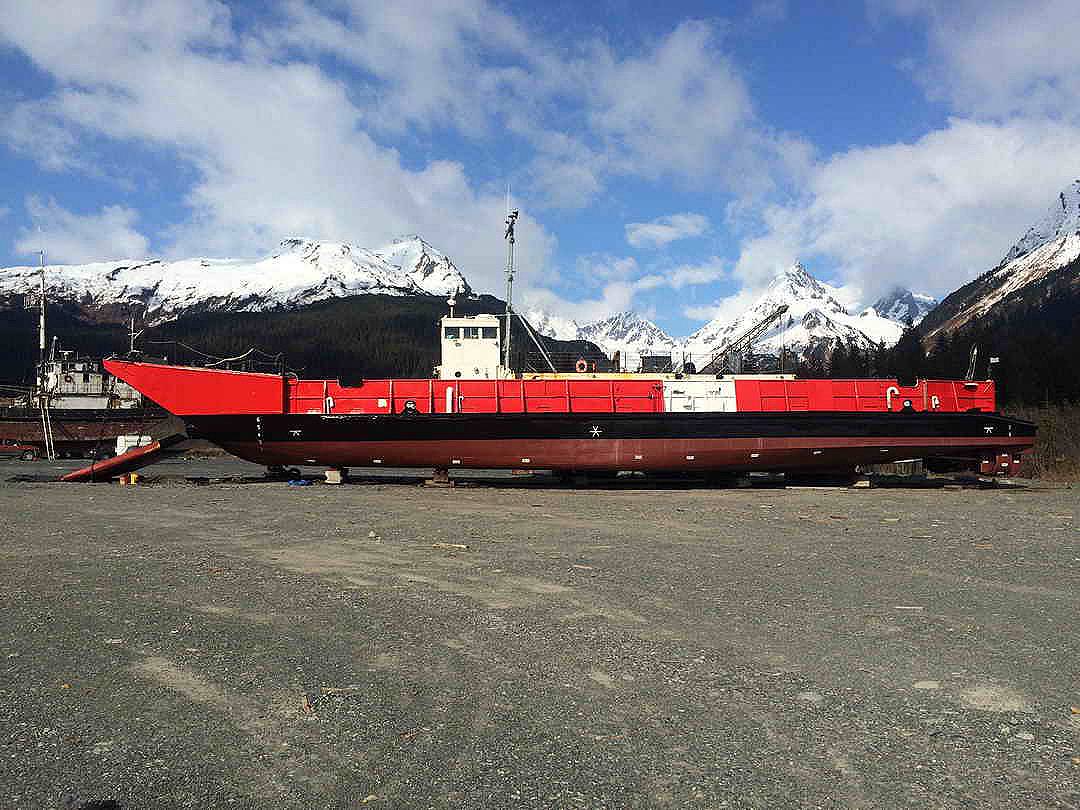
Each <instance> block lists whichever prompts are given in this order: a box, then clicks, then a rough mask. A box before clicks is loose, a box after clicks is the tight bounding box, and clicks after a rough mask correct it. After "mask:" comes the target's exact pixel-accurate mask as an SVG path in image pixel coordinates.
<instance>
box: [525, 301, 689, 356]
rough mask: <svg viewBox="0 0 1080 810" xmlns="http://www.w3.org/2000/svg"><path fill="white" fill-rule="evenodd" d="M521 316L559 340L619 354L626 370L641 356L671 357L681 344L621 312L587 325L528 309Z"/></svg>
mask: <svg viewBox="0 0 1080 810" xmlns="http://www.w3.org/2000/svg"><path fill="white" fill-rule="evenodd" d="M524 314H525V319H526V320H527V321H528V322H529V323H530V324H531V325H532V327H533V329H535V330H536V331H537V332H539V333H540V334H542V335H546V336H547V337H552V338H556V339H558V340H588V341H591V342H592V343H595V344H596V345H597V346H599V347H600V348H601V349H603V350H604V353H605V354H607V355H609V356H610V355H613V354H615V352H620V353H621V356H622V358H623V361H624V364H625V365H627V367H629V368H634V367H635V366H636V364H637V359H638V357H639V356H641V355H643V354H661V355H670V354H672V353H675V352H677V351H678V350H679V349H680V348H681V342H680V341H678V340H676V339H675V338H673V337H671V335H669V334H667V332H665V331H664V330H663V329H661V328H660V327H659V326H657V325H656V324H655V323H653V322H652V321H650V320H649V319H648V318H643V317H642V316H641V315H638V314H637V313H636V312H620V313H618V314H617V315H612V316H611V317H609V318H602V319H601V320H598V321H589V322H586V323H578V322H577V321H575V320H572V319H570V318H563V317H560V316H558V315H554V314H552V313H550V312H548V311H547V310H544V309H539V308H533V309H530V310H528V311H527V312H525V313H524Z"/></svg>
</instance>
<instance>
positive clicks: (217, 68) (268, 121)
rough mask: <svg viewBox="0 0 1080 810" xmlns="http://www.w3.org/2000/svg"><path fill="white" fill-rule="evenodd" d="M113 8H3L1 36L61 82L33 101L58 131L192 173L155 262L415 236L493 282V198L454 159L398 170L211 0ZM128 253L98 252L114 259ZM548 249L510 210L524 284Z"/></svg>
mask: <svg viewBox="0 0 1080 810" xmlns="http://www.w3.org/2000/svg"><path fill="white" fill-rule="evenodd" d="M125 8H126V6H125ZM122 11H123V9H121V8H119V7H118V6H117V5H116V3H112V2H105V1H104V0H99V2H91V1H90V0H83V1H82V2H79V3H73V4H71V13H70V14H61V13H57V14H50V15H41V14H40V13H38V12H37V11H35V10H34V9H33V8H32V7H31V6H28V5H26V4H22V3H18V2H8V3H0V12H3V13H0V38H6V39H8V40H10V41H11V42H14V43H17V44H18V46H19V47H20V48H22V49H23V50H24V51H25V52H26V53H27V54H28V55H29V56H30V57H31V58H32V59H34V61H35V62H36V63H37V64H38V65H39V66H40V67H41V68H42V69H44V70H46V71H48V72H49V73H50V74H51V75H53V76H54V77H55V78H56V79H57V81H58V82H59V83H60V88H59V89H58V91H57V92H56V93H55V94H53V95H52V96H51V97H50V98H49V99H48V100H47V102H45V103H47V104H48V105H49V108H50V110H51V112H52V114H53V116H54V117H55V119H56V120H58V121H62V122H63V123H64V125H65V126H66V128H67V129H68V131H71V132H75V133H80V134H81V133H90V134H92V135H98V136H105V137H107V138H112V139H115V140H117V141H135V142H140V143H148V144H150V145H152V146H154V147H157V148H161V147H164V148H169V149H172V150H174V151H175V153H176V154H177V155H178V156H179V158H180V159H181V160H182V161H184V162H186V163H188V164H189V165H191V166H192V167H194V168H195V169H196V172H197V180H196V181H195V183H194V185H193V187H192V188H191V190H190V192H189V194H188V197H187V200H186V202H187V204H188V205H189V207H190V209H191V216H190V218H189V219H188V220H187V221H184V222H180V223H178V224H177V225H176V226H175V227H174V228H173V230H172V231H171V233H170V234H167V236H168V237H169V244H168V246H167V250H166V252H167V253H170V254H173V255H178V254H179V255H241V256H244V255H247V256H254V255H261V254H264V253H265V252H266V251H267V250H269V249H271V248H272V247H273V246H274V245H275V244H276V243H277V242H278V241H279V240H280V239H282V238H286V237H290V236H305V237H311V238H317V239H318V238H334V239H342V240H349V241H355V242H357V243H359V244H378V243H380V242H382V241H384V240H386V239H387V238H389V237H392V236H395V235H398V234H402V233H411V232H417V233H421V234H422V235H424V237H425V238H427V239H428V240H429V241H431V242H432V243H433V244H435V245H436V246H437V247H439V248H440V249H442V250H445V251H446V252H448V253H449V254H450V255H451V256H452V257H453V258H454V260H455V261H456V262H457V263H458V265H459V266H460V267H461V268H462V270H463V271H464V272H465V273H466V275H467V276H468V278H469V279H470V281H471V282H472V283H473V284H474V286H476V287H477V288H478V289H481V290H497V289H499V288H500V286H501V280H502V279H501V271H502V265H503V261H504V260H503V256H504V245H503V242H502V239H501V238H500V236H501V230H500V226H501V224H502V220H503V216H504V201H503V197H502V194H501V193H500V192H499V191H498V190H495V189H491V190H490V191H489V190H486V189H482V188H478V187H477V186H476V185H475V184H474V183H473V182H472V181H471V180H470V178H469V177H468V176H467V174H466V172H465V170H464V168H463V166H462V165H461V164H459V163H456V162H451V161H440V160H431V161H429V162H428V163H426V165H422V166H419V167H415V168H413V167H406V166H405V165H404V164H403V162H402V159H401V157H400V155H399V154H398V153H397V152H396V151H395V150H393V149H388V148H385V147H383V146H380V145H379V144H378V143H376V141H375V140H374V139H373V138H372V137H371V136H370V135H369V134H368V133H367V132H365V131H363V129H361V125H362V123H363V110H362V109H361V107H358V106H357V104H355V103H354V102H353V100H352V98H351V95H350V88H349V87H348V86H347V85H346V84H345V83H343V82H342V81H339V80H336V79H334V78H331V77H330V76H328V75H327V74H326V73H324V72H323V71H322V70H321V69H320V68H319V67H318V66H317V65H314V64H305V63H302V62H295V61H293V62H290V61H283V60H281V59H279V58H276V57H275V56H274V55H273V54H270V53H267V52H266V51H265V49H263V48H260V42H259V41H249V40H240V39H238V38H237V36H236V35H235V34H234V32H233V29H232V27H231V25H230V19H229V15H228V11H227V9H226V8H225V7H224V6H222V5H221V4H218V3H213V2H210V1H209V0H205V2H201V3H188V2H186V1H185V2H180V0H174V2H167V0H161V1H160V2H157V3H154V4H152V5H151V7H147V8H143V7H140V8H139V9H138V10H136V11H132V13H130V14H128V13H126V12H123V13H122ZM90 34H92V35H93V36H92V39H93V41H94V42H95V48H94V49H93V51H94V54H93V56H90V55H88V53H87V51H88V49H87V48H86V47H85V42H86V41H88V37H89V35H90ZM225 45H227V46H228V47H227V48H224V47H223V46H225ZM101 53H108V54H109V58H108V59H104V58H101V57H100V54H101ZM31 103H37V102H31ZM73 147H74V144H73ZM137 244H138V243H137V242H132V241H127V242H123V241H121V242H120V243H117V244H114V245H108V244H102V245H101V249H102V250H104V251H106V253H107V254H108V255H117V251H118V250H119V248H120V247H122V246H124V245H126V246H127V247H129V248H130V247H132V246H134V245H137ZM553 244H554V240H553V238H552V237H551V235H550V234H549V233H548V232H547V231H546V230H544V229H543V227H542V226H541V225H540V224H539V223H538V222H537V221H536V220H535V219H532V218H530V217H529V216H527V215H524V216H522V218H521V220H520V221H519V230H518V257H519V267H520V270H521V274H522V280H523V281H526V282H527V280H528V279H529V278H530V276H535V275H538V274H539V272H540V269H541V268H542V267H544V266H545V264H546V262H547V259H548V256H549V255H550V253H551V250H552V248H553Z"/></svg>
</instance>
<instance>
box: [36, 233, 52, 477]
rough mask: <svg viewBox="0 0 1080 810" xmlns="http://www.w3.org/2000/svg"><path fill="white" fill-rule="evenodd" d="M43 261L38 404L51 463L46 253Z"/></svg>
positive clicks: (41, 255)
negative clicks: (46, 323) (46, 328)
mask: <svg viewBox="0 0 1080 810" xmlns="http://www.w3.org/2000/svg"><path fill="white" fill-rule="evenodd" d="M38 255H39V257H40V259H41V290H40V294H41V317H40V318H39V319H38V355H39V356H38V380H37V388H38V404H39V406H40V408H41V433H42V438H43V439H44V442H45V457H46V458H47V459H49V460H50V461H51V460H52V459H54V458H56V449H55V445H54V443H53V435H52V417H51V416H50V415H49V392H48V391H46V390H45V383H46V379H47V377H48V374H47V372H46V370H45V359H46V357H45V310H46V306H47V305H46V302H45V251H44V250H41V251H39V253H38Z"/></svg>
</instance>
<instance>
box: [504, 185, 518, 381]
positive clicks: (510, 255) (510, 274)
mask: <svg viewBox="0 0 1080 810" xmlns="http://www.w3.org/2000/svg"><path fill="white" fill-rule="evenodd" d="M508 193H509V192H508ZM507 207H509V206H507ZM517 218H518V212H517V210H516V209H515V210H513V211H509V212H507V214H506V233H505V234H503V238H504V239H505V240H506V340H505V341H504V343H503V346H504V353H503V367H504V368H505V369H507V371H508V372H509V369H510V322H511V321H510V319H511V318H512V317H513V313H514V306H513V303H512V299H513V297H514V223H516V222H517Z"/></svg>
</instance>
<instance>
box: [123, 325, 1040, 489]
mask: <svg viewBox="0 0 1080 810" xmlns="http://www.w3.org/2000/svg"><path fill="white" fill-rule="evenodd" d="M502 323H503V321H502V316H497V315H476V316H454V315H453V314H452V310H451V314H450V315H448V316H446V317H444V318H443V319H442V321H441V323H440V338H441V342H442V363H441V365H440V366H438V367H436V369H435V373H434V375H433V376H432V377H431V378H429V379H372V380H362V381H360V382H357V383H355V384H350V385H345V384H342V382H341V381H340V380H331V379H321V380H320V379H300V378H298V377H297V376H295V375H292V374H290V373H287V372H282V373H276V374H268V373H254V372H243V371H228V370H223V369H218V368H199V367H189V366H176V365H162V364H156V363H151V362H145V361H138V360H129V359H124V358H119V357H114V358H110V359H108V360H106V361H105V366H106V368H107V369H108V371H109V373H110V374H113V375H114V376H116V377H118V378H119V379H121V380H124V381H125V382H126V383H128V384H129V385H131V386H132V387H133V388H135V389H137V390H138V391H140V392H141V393H142V394H144V395H145V396H146V397H147V398H149V399H150V400H152V401H154V402H156V403H158V404H159V405H161V406H162V407H163V408H165V409H166V410H168V411H170V412H172V413H173V414H175V415H176V416H178V417H180V418H182V419H183V421H184V422H185V424H186V426H187V430H188V435H189V436H191V437H192V438H202V439H207V440H209V441H211V442H213V443H214V444H217V445H219V446H221V447H222V448H224V449H225V450H227V451H228V452H230V453H232V454H233V455H236V456H239V457H240V458H243V459H246V460H248V461H252V462H256V463H258V464H262V465H266V466H268V467H277V466H290V465H314V466H323V467H328V468H350V467H430V468H434V469H436V470H451V469H456V468H462V469H465V468H473V469H477V468H479V469H542V470H554V471H558V472H586V471H643V472H665V473H670V472H688V471H690V472H704V473H746V472H784V473H793V472H802V473H850V472H854V471H855V469H856V468H857V467H859V466H865V465H874V464H881V463H886V462H893V461H899V460H902V459H924V460H926V461H927V462H928V464H930V465H933V464H934V463H939V464H951V465H965V466H970V467H976V466H977V465H979V464H983V465H984V469H985V464H986V463H987V462H989V463H990V464H991V465H992V467H993V468H994V469H995V470H996V471H998V472H1008V471H1010V470H1011V469H1013V465H1014V463H1016V462H1018V461H1019V454H1020V453H1022V452H1023V451H1025V450H1028V449H1030V448H1031V447H1032V445H1033V443H1034V439H1035V425H1033V424H1032V423H1030V422H1026V421H1023V420H1020V419H1013V418H1011V417H1008V416H1005V415H1002V414H1000V413H998V411H997V403H996V396H995V388H994V383H993V381H991V380H979V381H976V380H919V381H916V382H913V383H911V384H904V383H903V382H902V381H900V380H897V379H797V378H796V377H795V376H794V375H790V374H735V375H725V374H642V373H602V372H597V373H589V372H585V373H580V372H574V373H555V372H553V373H547V374H524V373H515V372H513V371H511V370H510V369H508V368H506V366H505V365H503V362H502V357H500V354H501V351H502V348H503V347H502V341H501V338H500V333H501V328H502ZM1002 459H1004V461H1002ZM1003 464H1004V468H1002V465H1003Z"/></svg>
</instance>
